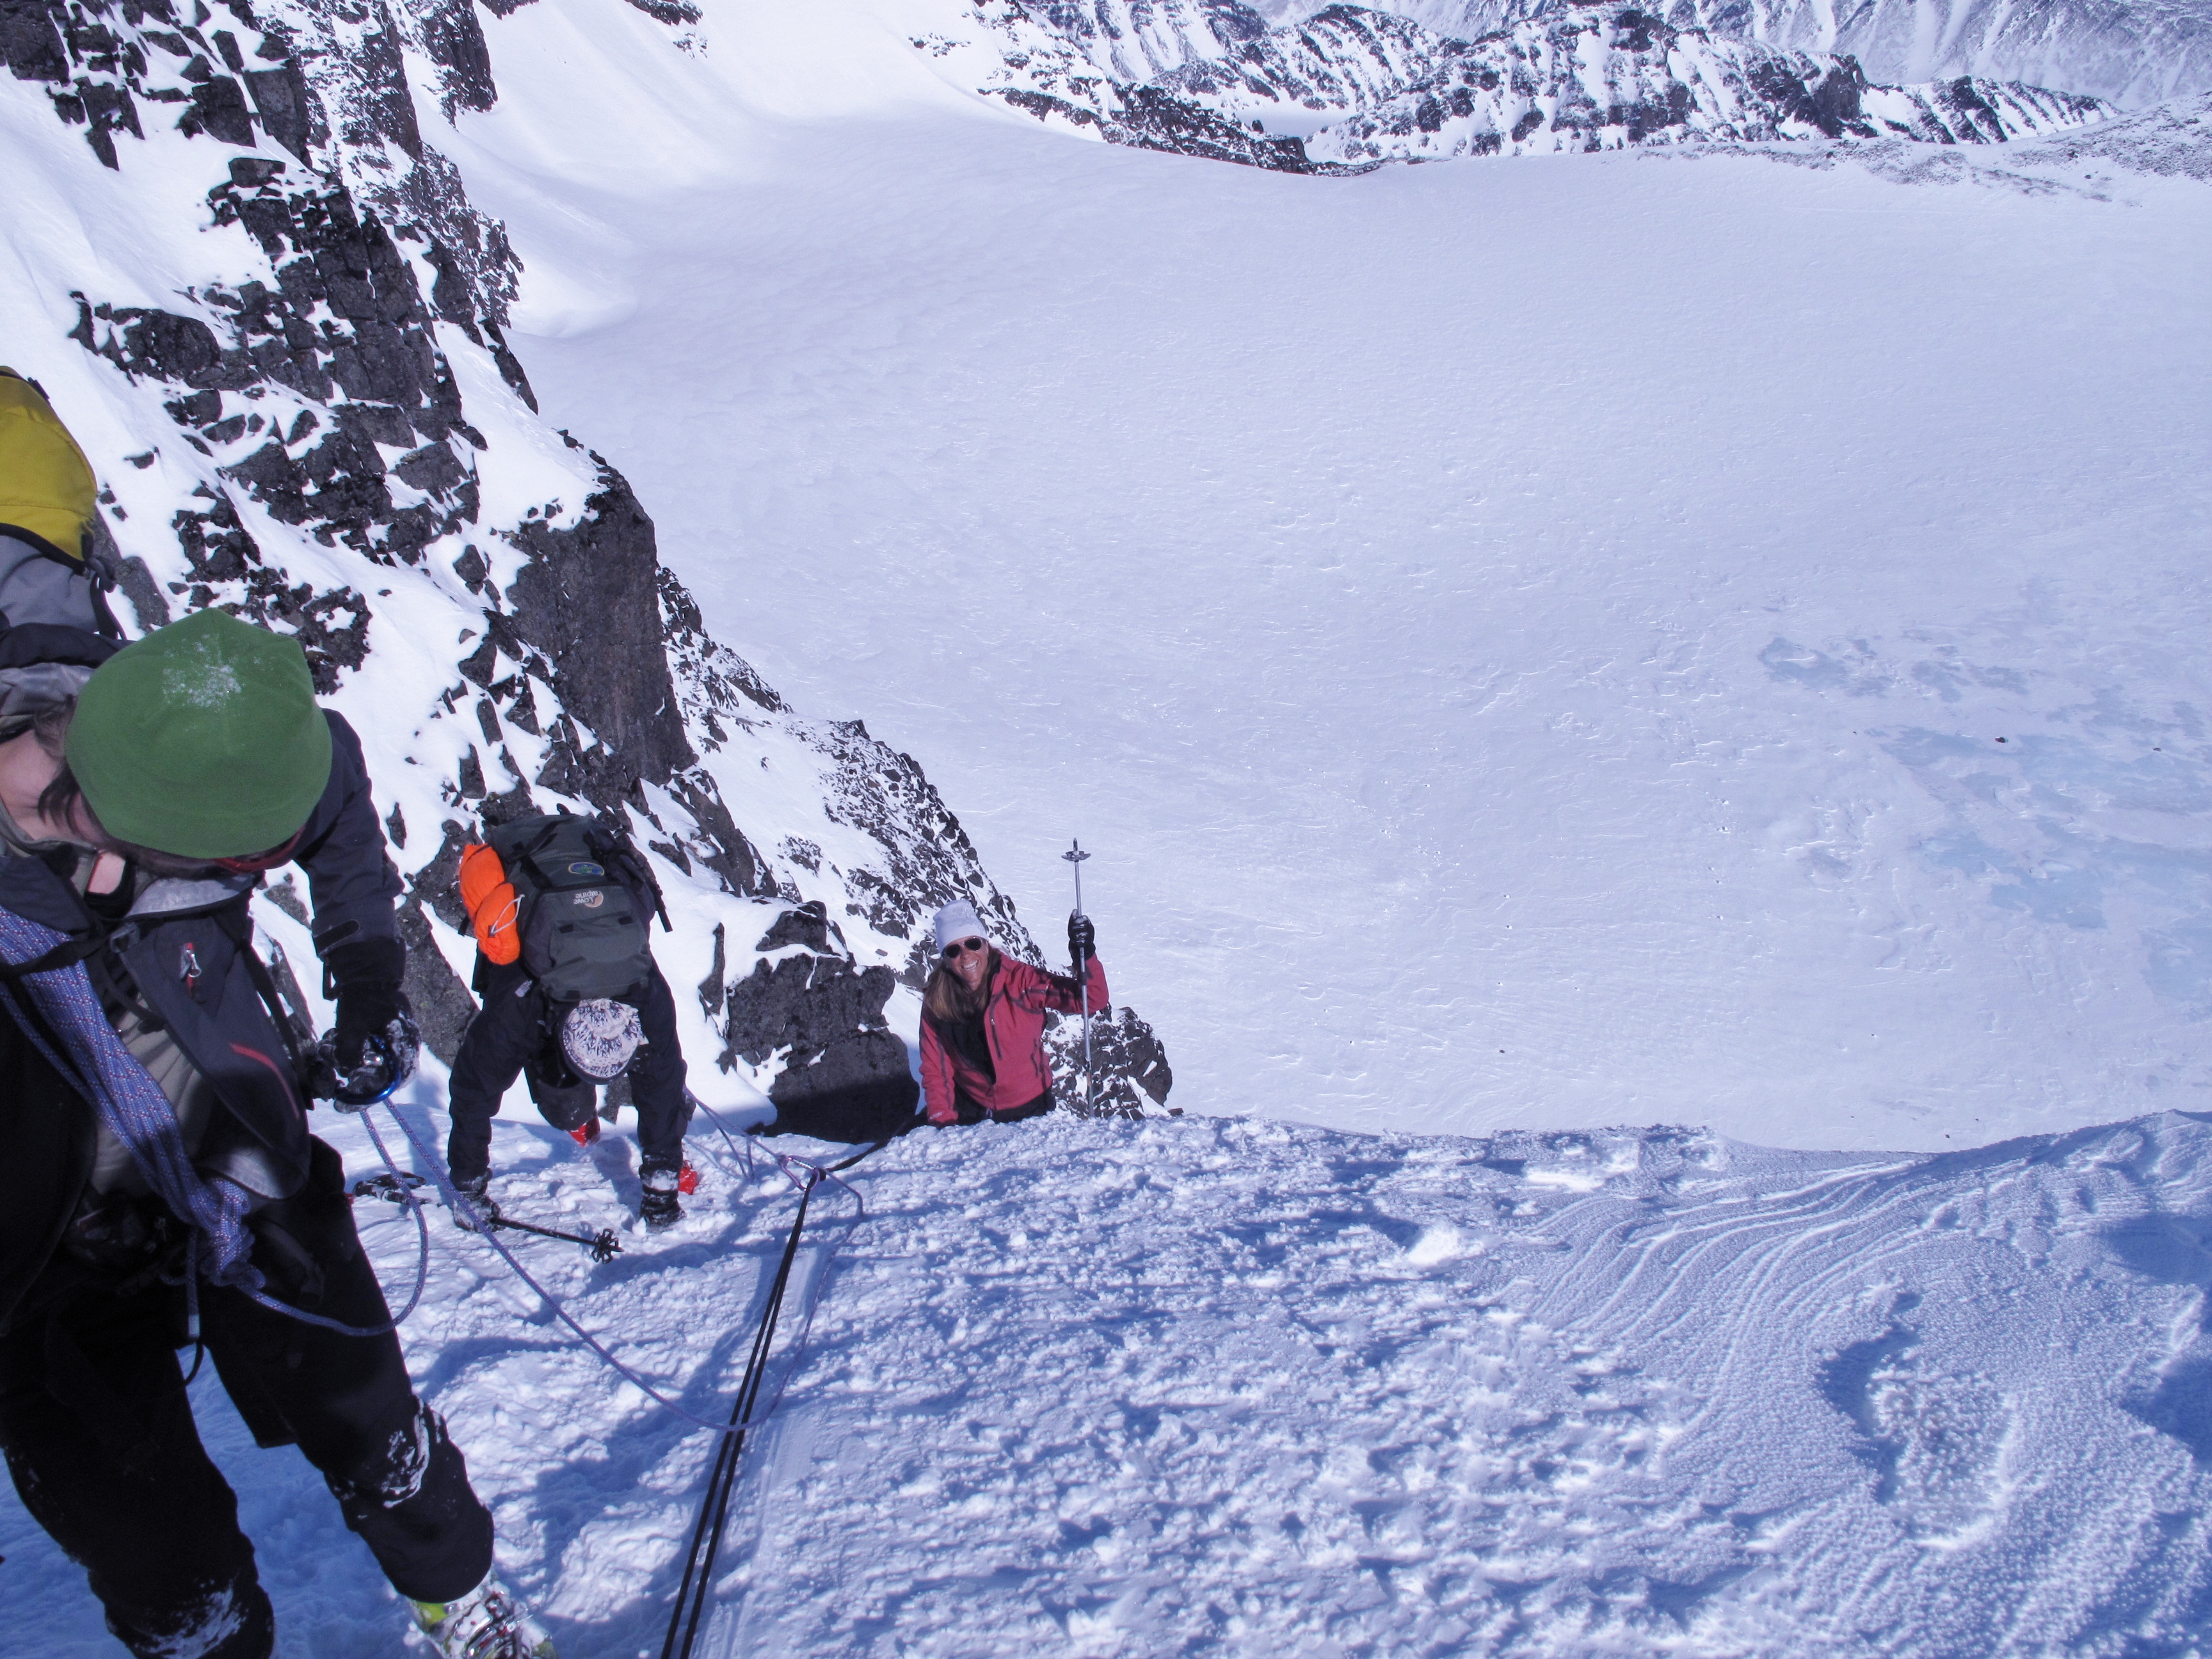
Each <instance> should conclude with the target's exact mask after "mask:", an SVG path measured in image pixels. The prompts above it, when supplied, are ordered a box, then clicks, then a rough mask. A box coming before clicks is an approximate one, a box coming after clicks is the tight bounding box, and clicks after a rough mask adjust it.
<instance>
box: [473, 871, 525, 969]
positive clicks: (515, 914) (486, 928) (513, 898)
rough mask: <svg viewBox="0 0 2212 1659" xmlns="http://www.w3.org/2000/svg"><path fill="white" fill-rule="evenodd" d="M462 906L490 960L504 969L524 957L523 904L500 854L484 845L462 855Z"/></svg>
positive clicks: (479, 945) (480, 946)
mask: <svg viewBox="0 0 2212 1659" xmlns="http://www.w3.org/2000/svg"><path fill="white" fill-rule="evenodd" d="M461 903H462V906H463V907H464V908H465V909H466V910H467V911H468V913H469V926H470V927H471V928H473V929H474V930H475V932H476V936H477V949H479V950H480V951H483V953H484V956H485V957H486V958H487V959H488V960H489V961H492V962H495V963H499V964H500V965H501V966H502V967H504V966H505V965H506V964H507V963H510V962H513V960H514V959H515V958H516V957H519V956H520V955H521V954H522V933H521V929H520V921H521V916H522V901H521V899H520V896H517V894H516V893H515V890H514V884H513V882H511V881H509V880H508V879H507V866H505V865H503V864H501V862H500V861H499V854H496V853H495V852H493V851H492V849H491V848H489V847H486V846H484V845H483V844H482V843H481V842H479V843H477V845H476V846H473V847H471V848H467V849H465V851H464V852H463V853H462V854H461Z"/></svg>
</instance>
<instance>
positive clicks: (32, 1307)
mask: <svg viewBox="0 0 2212 1659" xmlns="http://www.w3.org/2000/svg"><path fill="white" fill-rule="evenodd" d="M247 1225H249V1226H250V1227H251V1228H252V1231H253V1233H254V1238H255V1243H254V1250H253V1261H254V1265H255V1266H257V1267H260V1268H261V1269H262V1271H263V1272H264V1273H265V1274H266V1275H267V1276H268V1280H269V1291H270V1294H271V1295H273V1296H275V1297H277V1298H279V1299H280V1300H283V1301H289V1302H290V1303H292V1304H294V1305H295V1306H296V1307H302V1308H306V1309H307V1310H310V1311H312V1312H315V1313H319V1314H321V1315H323V1316H325V1317H327V1318H332V1319H338V1320H342V1321H343V1322H345V1323H347V1324H349V1325H361V1326H368V1325H380V1324H383V1323H384V1322H386V1321H387V1320H389V1319H390V1318H391V1314H390V1313H389V1312H388V1311H387V1310H386V1307H385V1301H384V1293H383V1292H382V1291H380V1289H379V1288H378V1286H377V1282H376V1278H375V1275H374V1273H372V1272H371V1271H370V1268H369V1265H368V1258H367V1257H366V1256H365V1255H363V1254H362V1248H361V1240H360V1238H359V1237H357V1236H356V1233H355V1231H354V1225H353V1214H352V1210H351V1207H350V1206H349V1204H348V1202H347V1200H346V1195H345V1187H344V1170H343V1165H342V1164H341V1163H340V1161H339V1159H338V1156H337V1153H336V1152H332V1151H331V1149H330V1148H329V1147H327V1146H324V1145H323V1144H322V1143H321V1142H320V1141H318V1142H316V1143H315V1145H314V1150H313V1164H312V1173H311V1174H310V1176H309V1177H308V1182H307V1187H306V1188H305V1189H303V1190H302V1191H301V1193H300V1194H297V1195H296V1196H295V1197H293V1198H290V1199H288V1200H284V1201H283V1203H281V1204H275V1205H271V1206H268V1207H267V1208H266V1209H264V1210H262V1211H260V1212H258V1213H256V1214H255V1215H253V1216H252V1217H251V1218H249V1220H248V1224H247ZM139 1277H140V1278H141V1279H145V1278H148V1277H149V1276H148V1275H143V1274H142V1275H140V1276H139ZM200 1317H201V1328H202V1330H203V1332H204V1335H205V1338H206V1341H207V1352H208V1357H209V1358H210V1359H212V1360H213V1361H214V1362H215V1367H216V1373H217V1375H218V1376H221V1378H222V1384H223V1387H224V1389H226V1390H227V1391H228V1393H229V1395H230V1397H231V1399H232V1401H234V1403H235V1404H236V1405H237V1407H238V1410H239V1414H240V1416H241V1417H243V1418H244V1419H246V1425H247V1427H249V1428H250V1429H252V1431H253V1437H254V1439H255V1440H256V1441H257V1442H258V1443H259V1444H261V1445H263V1446H282V1445H288V1444H295V1443H296V1444H297V1445H298V1446H299V1448H300V1449H301V1452H302V1453H303V1454H305V1455H306V1457H307V1461H308V1462H310V1463H312V1464H313V1465H314V1467H315V1468H316V1469H317V1470H319V1472H320V1473H321V1474H322V1476H323V1479H324V1480H325V1481H326V1482H327V1483H328V1485H329V1486H330V1489H331V1494H332V1496H334V1497H335V1498H337V1501H338V1508H339V1511H340V1513H341V1514H342V1515H343V1516H344V1518H345V1523H346V1525H347V1526H349V1527H350V1528H352V1529H353V1530H354V1531H355V1532H356V1533H358V1534H361V1538H362V1542H364V1543H366V1544H367V1545H368V1547H369V1550H370V1552H371V1553H373V1554H374V1556H375V1557H376V1560H377V1565H380V1566H381V1567H382V1568H383V1569H384V1571H385V1575H386V1577H389V1578H390V1579H391V1580H392V1584H393V1586H394V1587H395V1588H397V1589H398V1591H399V1593H400V1594H401V1595H406V1596H410V1597H412V1598H414V1599H416V1600H417V1601H449V1600H452V1599H453V1598H455V1597H457V1596H459V1595H464V1594H465V1593H466V1592H467V1591H468V1590H469V1589H471V1588H473V1587H474V1586H475V1585H476V1584H477V1583H478V1582H480V1581H481V1580H482V1579H483V1576H484V1575H485V1574H486V1573H487V1572H489V1571H490V1570H491V1553H492V1527H491V1516H490V1513H489V1511H488V1510H486V1509H485V1508H484V1506H483V1504H481V1503H479V1502H478V1501H477V1496H476V1493H475V1492H473V1491H471V1489H470V1486H469V1477H468V1469H467V1466H466V1465H465V1463H464V1462H463V1461H462V1457H461V1453H460V1449H459V1448H458V1447H457V1446H455V1445H454V1444H453V1442H452V1441H450V1440H448V1439H447V1437H446V1428H445V1424H444V1423H443V1421H441V1419H440V1418H439V1417H438V1415H437V1413H435V1412H432V1411H430V1410H428V1408H427V1407H424V1406H422V1404H421V1402H419V1401H417V1400H416V1398H415V1392H414V1389H413V1388H412V1387H411V1386H410V1383H409V1382H408V1379H407V1368H406V1365H405V1364H404V1362H403V1361H402V1360H401V1358H400V1353H399V1340H398V1337H397V1336H395V1335H392V1334H385V1335H383V1336H374V1337H354V1336H341V1335H339V1334H337V1332H335V1331H327V1330H324V1329H322V1328H320V1327H319V1326H314V1325H309V1324H307V1323H304V1322H301V1321H299V1320H296V1319H291V1318H289V1317H287V1316H284V1315H283V1314H279V1313H275V1312H272V1311H271V1310H268V1309H266V1308H263V1307H261V1306H259V1305H258V1304H255V1303H253V1302H252V1301H250V1300H249V1299H248V1298H247V1297H246V1296H245V1295H243V1294H242V1293H241V1292H240V1291H234V1290H225V1289H221V1288H218V1287H216V1286H213V1285H202V1286H201V1288H200ZM184 1342H185V1293H184V1290H183V1288H182V1286H181V1285H164V1284H161V1283H160V1282H158V1280H155V1281H153V1282H150V1283H145V1284H143V1285H137V1286H135V1287H134V1286H133V1285H132V1284H131V1282H130V1281H127V1280H125V1279H122V1278H121V1277H120V1276H119V1275H118V1274H114V1273H101V1272H95V1271H94V1270H92V1269H88V1268H85V1267H79V1266H77V1265H76V1263H74V1262H72V1261H68V1260H66V1259H64V1258H58V1259H57V1260H56V1261H55V1262H54V1263H53V1264H52V1265H51V1266H50V1267H48V1268H47V1269H46V1273H44V1274H43V1275H42V1276H41V1277H40V1279H39V1281H38V1282H37V1283H36V1284H35V1285H33V1287H32V1289H31V1291H30V1292H29V1294H28V1295H27V1297H25V1300H24V1303H23V1304H22V1305H21V1307H19V1308H18V1309H17V1310H16V1312H15V1316H14V1317H13V1318H11V1320H10V1321H9V1325H8V1328H7V1329H6V1330H5V1331H4V1332H0V1449H4V1450H5V1452H6V1454H7V1459H8V1470H9V1474H11V1475H13V1476H14V1477H15V1491H16V1492H17V1493H18V1494H19V1495H20V1496H21V1498H22V1500H23V1507H24V1508H25V1509H27V1510H29V1511H30V1513H31V1516H32V1517H33V1519H35V1520H36V1521H37V1522H38V1523H39V1524H40V1526H42V1527H44V1528H46V1531H47V1532H48V1533H49V1534H52V1537H53V1540H54V1541H55V1542H56V1543H58V1544H59V1545H60V1546H61V1547H62V1548H63V1550H64V1551H65V1552H66V1553H68V1555H69V1556H70V1559H72V1560H74V1561H76V1563H77V1564H78V1565H81V1566H82V1567H83V1568H84V1569H85V1573H86V1577H88V1579H89V1580H90V1582H91V1585H92V1591H93V1594H94V1595H97V1596H98V1597H99V1598H100V1602H101V1603H102V1605H103V1606H104V1607H106V1611H107V1627H108V1629H109V1630H111V1631H112V1632H114V1633H115V1636H116V1638H117V1639H118V1640H119V1641H120V1642H122V1644H124V1646H125V1647H126V1648H128V1649H130V1650H131V1652H132V1653H134V1654H137V1655H138V1656H140V1659H155V1656H160V1659H266V1656H267V1655H268V1654H269V1653H270V1648H271V1645H272V1643H273V1640H274V1634H275V1631H274V1620H273V1618H272V1615H271V1613H270V1607H269V1598H268V1596H267V1595H266V1594H265V1593H264V1591H263V1590H262V1588H261V1583H260V1580H259V1578H258V1577H257V1576H256V1574H255V1571H254V1565H253V1547H252V1545H251V1544H249V1543H248V1542H247V1541H246V1537H245V1534H242V1533H240V1531H239V1529H238V1500H237V1498H235V1497H234V1495H233V1494H232V1492H231V1490H230V1487H229V1486H228V1483H227V1482H225V1480H223V1478H222V1474H221V1473H220V1472H218V1471H217V1469H216V1467H215V1465H214V1464H213V1463H212V1462H210V1461H209V1459H208V1455H207V1453H206V1451H205V1450H204V1449H203V1448H202V1447H201V1444H200V1438H199V1432H198V1430H197V1427H196V1426H195V1425H194V1424H193V1421H192V1411H191V1402H190V1401H189V1400H188V1399H187V1397H186V1395H185V1388H184V1373H183V1371H182V1370H181V1369H180V1368H179V1364H178V1361H177V1354H176V1350H177V1348H178V1347H179V1346H182V1345H183V1343H184ZM301 1650H302V1651H305V1648H302V1649H301Z"/></svg>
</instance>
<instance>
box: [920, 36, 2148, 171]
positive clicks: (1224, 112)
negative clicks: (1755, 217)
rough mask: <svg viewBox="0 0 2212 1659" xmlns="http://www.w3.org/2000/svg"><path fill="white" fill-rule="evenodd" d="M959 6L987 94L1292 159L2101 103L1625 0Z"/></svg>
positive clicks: (1954, 129) (1831, 132)
mask: <svg viewBox="0 0 2212 1659" xmlns="http://www.w3.org/2000/svg"><path fill="white" fill-rule="evenodd" d="M966 21H967V23H968V25H969V27H968V28H967V29H966V30H964V31H963V32H962V33H959V34H957V35H956V34H950V33H948V34H945V35H938V36H928V37H921V38H917V39H916V40H915V46H917V47H919V48H921V49H922V50H923V51H926V52H929V53H931V54H932V55H933V57H934V58H938V59H939V60H941V61H942V63H943V65H944V68H945V72H947V73H953V74H958V75H964V76H967V77H969V83H970V84H973V85H974V86H975V88H977V89H978V90H979V91H981V92H982V93H983V94H986V95H988V96H993V97H998V98H1001V99H1004V100H1006V102H1007V103H1009V104H1011V105H1012V106H1015V107H1017V108H1019V109H1023V110H1025V111H1027V112H1029V113H1030V114H1032V115H1035V116H1036V117H1037V118H1039V119H1041V120H1044V121H1047V122H1050V123H1054V124H1056V125H1066V126H1067V127H1070V128H1073V129H1076V130H1079V131H1086V132H1091V133H1094V134H1096V135H1097V136H1098V137H1103V138H1105V139H1107V140H1109V142H1113V143H1125V144H1132V145H1136V146H1139V147H1141V148H1145V149H1169V150H1174V151H1176V152H1178V153H1181V154H1185V155H1203V156H1207V157H1210V158H1212V159H1216V160H1222V161H1241V162H1243V163H1246V164H1248V165H1250V166H1255V167H1269V168H1273V169H1276V170H1279V171H1284V172H1292V173H1342V172H1346V171H1350V170H1357V169H1359V168H1362V167H1371V166H1375V165H1376V164H1379V163H1381V162H1383V161H1421V160H1444V159H1450V158H1456V157H1469V156H1481V155H1519V154H1525V153H1528V152H1549V151H1561V150H1576V151H1581V150H1598V149H1619V148H1625V147H1627V146H1631V145H1645V144H1680V143H1772V142H1776V141H1790V140H1806V139H1837V138H1852V139H1868V138H1885V137H1897V138H1904V139H1907V140H1911V141H1914V142H1918V143H1935V144H1954V143H2003V142H2006V141H2008V140H2011V139H2015V138H2018V137H2026V136H2031V135H2039V134H2044V133H2048V132H2051V131H2058V130H2061V129H2063V128H2067V127H2072V126H2078V125H2082V124H2084V123H2087V122H2089V121H2093V120H2097V119H2100V118H2102V117H2104V116H2105V115H2106V114H2108V113H2109V110H2108V108H2107V106H2105V105H2103V104H2101V103H2100V102H2099V101H2098V100H2095V99H2093V98H2086V97H2081V96H2076V95H2074V94H2065V93H2054V92H2049V91H2045V90H2043V89H2041V88H2034V87H2027V86H2021V85H2017V84H2013V83H2004V82H1991V81H1986V80H1980V79H1976V78H1973V77H1960V78H1958V79H1955V80H1953V81H1949V82H1936V83H1931V84H1929V85H1924V86H1881V85H1876V84H1874V83H1871V82H1869V81H1868V80H1867V78H1866V76H1865V75H1864V74H1863V72H1862V70H1860V68H1859V65H1858V64H1857V62H1856V61H1855V60H1854V59H1852V58H1849V57H1838V56H1835V55H1832V54H1822V53H1814V52H1798V51H1780V50H1777V49H1775V48H1773V47H1771V46H1764V45H1760V44H1759V43H1757V42H1753V41H1747V40H1734V39H1728V38H1723V37H1722V36H1720V35H1718V34H1717V33H1712V32H1710V31H1708V30H1706V29H1704V28H1702V27H1695V26H1691V27H1677V26H1676V25H1675V24H1674V23H1672V22H1669V21H1665V20H1664V19H1663V18H1662V16H1661V15H1659V13H1658V12H1657V10H1656V9H1643V8H1638V7H1621V6H1613V5H1607V6H1581V7H1577V8H1573V9H1558V10H1547V11H1546V12H1544V13H1542V14H1541V15H1539V16H1536V17H1534V18H1530V19H1528V20H1525V21H1518V22H1516V23H1514V24H1512V25H1511V26H1510V27H1505V28H1504V29H1501V30H1498V31H1494V32H1492V33H1487V34H1485V35H1483V36H1481V37H1480V38H1479V39H1474V40H1460V39H1455V38H1450V37H1448V36H1443V35H1439V34H1437V33H1433V32H1431V30H1429V29H1427V28H1425V27H1422V26H1421V25H1420V24H1419V23H1417V22H1414V21H1411V20H1410V19H1408V18H1406V17H1403V16H1400V15H1395V14H1393V13H1390V12H1387V11H1381V10H1373V9H1364V8H1361V7H1355V6H1346V5H1333V6H1330V7H1328V9H1325V10H1322V11H1320V12H1317V13H1316V14H1315V15H1312V16H1310V17H1308V18H1306V19H1304V21H1298V22H1294V23H1287V24H1282V25H1277V26H1273V27H1270V26H1269V25H1268V24H1267V20H1266V19H1265V18H1263V17H1261V15H1260V14H1259V13H1257V12H1256V11H1254V10H1252V9H1250V8H1249V7H1247V6H1243V5H1241V4H1238V3H1237V0H1205V3H1203V4H1202V5H1201V4H1200V3H1198V0H1161V3H1159V4H1157V5H1152V6H1145V7H1138V6H1135V5H1133V4H1129V3H1126V0H1098V3H1097V4H1095V5H1091V6H1081V7H1078V6H1066V5H1037V4H1030V3H1026V0H985V3H982V4H980V5H977V6H975V7H974V8H973V9H971V10H969V12H968V14H967V15H966ZM1171 24H1172V25H1173V26H1172V27H1170V25H1171ZM1139 47H1141V48H1142V50H1141V51H1139V50H1138V48H1139ZM1176 59H1179V61H1171V60H1176ZM1140 63H1141V64H1142V66H1143V68H1144V69H1145V70H1146V71H1147V74H1146V78H1145V79H1143V80H1142V81H1138V80H1135V79H1133V78H1131V77H1132V76H1133V75H1134V73H1135V72H1136V70H1137V67H1138V65H1139V64H1140Z"/></svg>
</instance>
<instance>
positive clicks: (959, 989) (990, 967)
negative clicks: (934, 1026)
mask: <svg viewBox="0 0 2212 1659" xmlns="http://www.w3.org/2000/svg"><path fill="white" fill-rule="evenodd" d="M998 970H999V947H998V946H997V945H992V946H991V947H990V949H989V951H987V953H986V954H985V956H984V958H983V982H982V983H981V985H979V986H977V987H975V989H974V990H972V991H971V990H969V988H968V981H966V980H964V979H963V978H961V977H960V975H959V974H958V973H957V971H955V970H954V969H953V966H952V964H951V963H949V962H947V961H945V959H944V958H943V957H939V958H938V961H937V966H936V967H934V968H933V969H930V974H929V981H928V983H927V984H925V985H924V986H923V987H921V1012H923V1013H925V1014H927V1016H928V1017H929V1018H932V1019H933V1020H935V1021H936V1022H937V1023H938V1024H939V1025H957V1024H959V1023H960V1022H961V1021H962V1020H963V1019H973V1018H975V1016H976V1015H978V1014H980V1013H981V1012H983V1006H984V1004H986V1003H987V1002H988V1001H989V1000H990V998H991V976H992V975H994V974H995V973H997V972H998Z"/></svg>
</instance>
